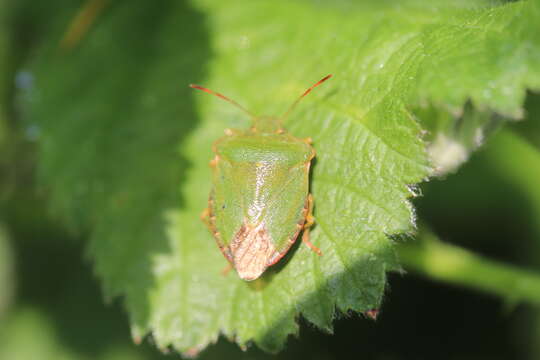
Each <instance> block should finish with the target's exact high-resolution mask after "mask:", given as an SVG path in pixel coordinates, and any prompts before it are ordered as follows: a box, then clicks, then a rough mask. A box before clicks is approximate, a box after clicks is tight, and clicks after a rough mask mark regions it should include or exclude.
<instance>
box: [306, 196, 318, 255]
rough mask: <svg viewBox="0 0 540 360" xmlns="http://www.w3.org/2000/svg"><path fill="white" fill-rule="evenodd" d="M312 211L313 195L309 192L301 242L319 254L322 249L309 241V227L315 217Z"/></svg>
mask: <svg viewBox="0 0 540 360" xmlns="http://www.w3.org/2000/svg"><path fill="white" fill-rule="evenodd" d="M312 212H313V196H312V195H311V194H309V195H308V213H307V215H306V222H305V223H304V233H303V234H302V242H303V243H304V244H306V245H307V246H308V247H309V248H310V249H311V250H312V251H313V252H315V253H316V254H317V255H319V256H321V255H322V251H321V249H319V248H318V247H316V246H315V245H313V244H312V243H311V242H310V241H309V230H310V229H309V228H310V227H311V226H312V225H313V223H314V222H315V218H314V217H313V215H312Z"/></svg>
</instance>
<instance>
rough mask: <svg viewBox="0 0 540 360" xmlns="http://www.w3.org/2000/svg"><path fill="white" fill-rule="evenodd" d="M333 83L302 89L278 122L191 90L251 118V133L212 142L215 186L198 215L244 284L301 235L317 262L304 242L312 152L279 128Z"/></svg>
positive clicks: (309, 212)
mask: <svg viewBox="0 0 540 360" xmlns="http://www.w3.org/2000/svg"><path fill="white" fill-rule="evenodd" d="M331 76H332V75H328V76H326V77H324V78H323V79H321V80H319V81H318V82H317V83H315V84H314V85H312V86H311V87H310V88H309V89H307V90H306V91H305V92H304V93H303V94H302V95H301V96H300V97H299V98H298V99H297V100H296V101H295V102H294V103H293V104H292V105H291V106H290V107H289V109H288V110H287V111H286V112H285V114H284V115H283V116H281V117H280V118H276V117H267V116H254V115H253V114H252V113H251V112H249V111H248V110H246V109H245V108H244V107H242V106H241V105H239V104H238V103H236V102H235V101H233V100H231V99H229V98H228V97H226V96H224V95H222V94H220V93H217V92H214V91H212V90H209V89H206V88H204V87H202V86H199V85H193V84H192V85H190V87H192V88H194V89H198V90H202V91H205V92H207V93H209V94H212V95H215V96H217V97H219V98H221V99H223V100H226V101H228V102H229V103H231V104H233V105H235V106H236V107H238V108H240V109H241V110H242V111H243V112H245V113H246V114H248V115H249V116H250V117H251V119H252V125H251V127H250V128H249V129H247V130H230V129H226V130H225V136H224V137H222V138H220V139H218V140H217V141H216V142H214V145H213V148H212V150H213V151H214V153H215V156H214V158H213V159H212V160H211V161H210V166H211V167H212V169H213V170H212V172H213V175H212V178H213V187H212V190H211V192H210V197H209V199H208V208H206V209H205V210H204V212H203V213H202V215H201V217H202V219H203V221H204V222H205V223H206V224H207V226H208V227H209V229H210V231H211V232H212V234H213V235H214V237H215V238H216V241H217V244H218V246H219V248H220V249H221V252H222V253H223V255H224V256H225V258H227V260H228V261H229V262H230V264H231V265H232V267H234V268H235V269H236V271H237V272H238V275H239V276H240V278H242V279H244V280H248V281H249V280H255V279H257V278H258V277H259V276H261V274H262V273H263V272H264V271H265V270H266V268H268V267H269V266H271V265H273V264H275V263H277V262H278V261H279V260H280V259H281V258H282V257H283V256H284V255H285V254H286V253H287V251H288V250H289V249H290V247H291V246H292V244H293V243H294V242H295V241H296V238H297V237H298V235H299V234H300V232H301V231H302V230H303V235H302V241H303V242H304V243H305V244H306V245H308V246H309V247H310V248H311V249H312V250H313V251H314V252H316V253H317V254H319V255H321V251H320V250H319V249H318V248H317V247H315V246H314V245H313V244H311V243H310V241H309V227H310V226H311V225H313V221H314V218H313V216H312V209H313V197H312V195H311V194H310V193H309V168H310V165H311V160H312V159H313V158H314V157H315V149H314V148H313V147H312V146H311V139H309V138H308V139H299V138H296V137H294V136H293V135H291V134H289V133H287V132H286V131H285V130H284V129H283V127H282V125H281V123H282V121H283V120H284V119H286V118H287V116H288V115H289V114H290V113H291V111H292V110H293V109H294V108H295V107H296V105H297V104H298V103H299V102H300V100H301V99H302V98H303V97H304V96H306V95H307V94H309V92H311V90H313V88H315V87H316V86H318V85H320V84H321V83H323V82H324V81H326V80H327V79H329V78H330V77H331Z"/></svg>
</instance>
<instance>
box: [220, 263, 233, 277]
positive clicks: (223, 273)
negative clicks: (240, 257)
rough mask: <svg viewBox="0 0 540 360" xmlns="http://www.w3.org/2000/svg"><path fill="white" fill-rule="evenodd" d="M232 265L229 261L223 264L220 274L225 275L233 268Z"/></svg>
mask: <svg viewBox="0 0 540 360" xmlns="http://www.w3.org/2000/svg"><path fill="white" fill-rule="evenodd" d="M233 267H234V266H233V265H232V264H231V263H227V266H225V267H224V268H223V270H221V275H223V276H227V275H228V274H229V272H230V271H231V270H232V269H233Z"/></svg>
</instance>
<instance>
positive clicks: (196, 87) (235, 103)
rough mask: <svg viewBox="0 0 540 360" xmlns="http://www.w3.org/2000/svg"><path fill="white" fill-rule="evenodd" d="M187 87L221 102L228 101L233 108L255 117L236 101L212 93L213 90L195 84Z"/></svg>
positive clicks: (214, 92) (215, 92)
mask: <svg viewBox="0 0 540 360" xmlns="http://www.w3.org/2000/svg"><path fill="white" fill-rule="evenodd" d="M189 87H190V88H193V89H197V90H202V91H204V92H206V93H208V94H211V95H214V96H217V97H218V98H220V99H223V100H225V101H228V102H229V103H231V104H233V105H234V106H236V107H237V108H239V109H240V110H242V111H243V112H245V113H246V114H248V115H249V116H251V117H255V115H253V114H252V113H251V112H250V111H248V110H246V109H245V108H244V107H243V106H242V105H240V104H238V103H237V102H236V101H234V100H232V99H229V98H228V97H226V96H225V95H223V94H220V93H218V92H217V91H213V90H210V89H207V88H205V87H202V86H200V85H196V84H189Z"/></svg>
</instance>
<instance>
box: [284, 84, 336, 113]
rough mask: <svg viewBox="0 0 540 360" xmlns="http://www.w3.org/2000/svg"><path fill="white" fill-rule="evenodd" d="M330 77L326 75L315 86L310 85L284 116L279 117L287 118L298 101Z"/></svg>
mask: <svg viewBox="0 0 540 360" xmlns="http://www.w3.org/2000/svg"><path fill="white" fill-rule="evenodd" d="M331 77H332V74H328V75H326V76H325V77H323V78H322V79H321V80H319V81H317V82H316V83H315V84H313V85H311V87H310V88H309V89H307V90H306V91H304V93H303V94H302V95H300V97H299V98H298V99H296V101H295V102H294V103H293V104H292V105H291V107H290V108H289V109H288V110H287V111H286V112H285V114H283V116H282V117H281V118H282V119H286V118H287V116H289V114H290V113H291V111H293V110H294V108H295V107H296V105H298V103H299V102H300V100H302V98H303V97H304V96H306V95H307V94H309V93H310V92H311V90H313V89H314V88H316V87H317V86H319V85H321V84H322V83H323V82H325V81H326V80H328V79H330V78H331Z"/></svg>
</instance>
